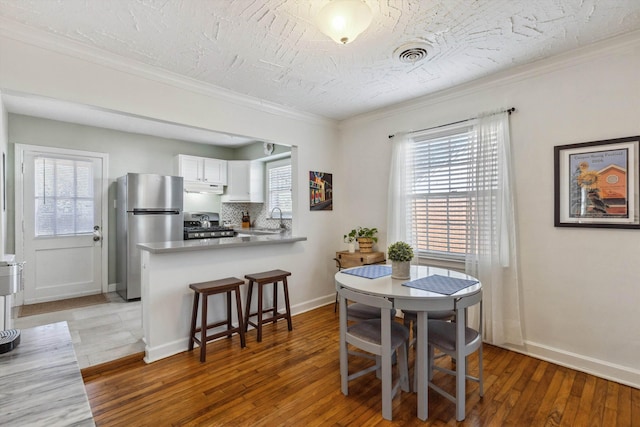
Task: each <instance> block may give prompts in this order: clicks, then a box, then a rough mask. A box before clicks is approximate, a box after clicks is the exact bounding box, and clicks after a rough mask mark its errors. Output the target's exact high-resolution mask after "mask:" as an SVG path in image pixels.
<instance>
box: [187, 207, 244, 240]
mask: <svg viewBox="0 0 640 427" xmlns="http://www.w3.org/2000/svg"><path fill="white" fill-rule="evenodd" d="M184 218H185V219H184V240H191V239H215V238H219V237H233V236H234V235H235V232H234V231H233V228H229V227H225V226H222V225H220V216H219V215H218V214H217V213H213V212H185V214H184Z"/></svg>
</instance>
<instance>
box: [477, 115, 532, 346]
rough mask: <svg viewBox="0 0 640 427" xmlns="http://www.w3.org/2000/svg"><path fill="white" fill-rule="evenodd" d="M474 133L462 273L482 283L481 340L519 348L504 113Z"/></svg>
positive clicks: (480, 122) (481, 122)
mask: <svg viewBox="0 0 640 427" xmlns="http://www.w3.org/2000/svg"><path fill="white" fill-rule="evenodd" d="M474 134H475V137H474V138H473V139H472V144H471V147H472V153H473V154H472V158H473V162H474V164H473V165H472V167H471V168H470V169H471V172H470V174H469V180H470V182H469V188H473V189H474V191H473V194H471V204H470V212H469V214H470V217H471V218H472V220H471V223H470V224H469V227H468V243H467V244H468V246H467V247H468V248H469V250H468V253H467V256H466V260H465V269H466V272H467V274H470V275H472V276H474V277H477V278H478V279H479V280H480V282H482V288H483V298H482V299H483V304H484V331H485V341H486V342H489V343H492V344H496V345H500V344H505V343H510V344H515V345H522V343H523V339H522V326H521V322H520V305H519V304H520V298H519V288H520V286H519V274H518V254H517V243H516V223H515V207H514V206H515V203H514V194H513V177H512V173H511V170H512V167H511V150H510V145H511V144H510V138H509V116H508V114H507V113H498V114H496V113H491V114H487V115H485V116H484V117H481V118H480V119H479V120H478V122H477V124H476V125H475V126H474ZM492 171H497V182H496V178H495V176H496V175H495V172H493V173H492ZM496 184H497V185H496Z"/></svg>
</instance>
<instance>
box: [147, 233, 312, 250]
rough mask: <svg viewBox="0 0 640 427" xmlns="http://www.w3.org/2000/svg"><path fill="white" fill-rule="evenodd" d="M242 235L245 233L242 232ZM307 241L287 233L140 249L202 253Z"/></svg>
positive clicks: (170, 243)
mask: <svg viewBox="0 0 640 427" xmlns="http://www.w3.org/2000/svg"><path fill="white" fill-rule="evenodd" d="M239 231H240V230H239ZM251 232H252V230H251V229H245V230H244V233H251ZM240 233H243V232H241V231H240ZM305 240H307V238H306V237H301V236H294V235H292V234H291V233H290V232H287V233H277V234H276V233H270V234H255V235H254V234H240V235H238V236H236V237H221V238H216V239H193V240H178V241H174V242H161V243H139V244H138V247H139V248H140V249H144V250H146V251H149V252H151V253H154V254H161V253H173V252H189V251H201V250H209V249H229V248H237V247H249V246H261V245H276V244H282V243H294V242H301V241H305Z"/></svg>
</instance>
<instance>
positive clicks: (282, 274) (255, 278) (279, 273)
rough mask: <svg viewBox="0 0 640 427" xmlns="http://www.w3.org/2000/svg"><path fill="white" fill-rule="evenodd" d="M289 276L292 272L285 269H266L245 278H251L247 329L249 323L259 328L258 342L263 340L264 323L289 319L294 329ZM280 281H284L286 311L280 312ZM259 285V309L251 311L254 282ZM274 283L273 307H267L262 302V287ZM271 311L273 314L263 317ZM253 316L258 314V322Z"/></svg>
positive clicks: (288, 321) (248, 295)
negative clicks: (288, 282) (253, 320)
mask: <svg viewBox="0 0 640 427" xmlns="http://www.w3.org/2000/svg"><path fill="white" fill-rule="evenodd" d="M287 276H291V273H290V272H288V271H284V270H271V271H264V272H262V273H255V274H247V275H245V276H244V278H245V279H249V288H248V290H247V302H246V304H247V308H246V315H245V325H244V327H245V331H246V330H247V329H248V328H249V325H251V326H253V327H254V328H256V329H257V330H258V342H260V341H262V325H263V324H264V323H268V322H273V323H276V322H277V321H278V319H287V324H288V326H289V330H290V331H292V330H293V325H292V324H291V307H290V306H289V288H288V286H287ZM278 282H282V285H283V287H284V302H285V312H284V313H278ZM254 283H255V284H257V285H258V311H256V312H255V313H251V312H250V311H251V293H252V291H253V284H254ZM269 283H273V308H269V309H265V308H264V307H263V303H262V288H263V287H264V285H267V284H269ZM269 312H271V313H272V314H273V315H272V316H271V317H268V318H266V319H265V318H263V314H264V313H269ZM252 316H258V320H257V321H256V323H253V322H252V321H251V320H250V318H251V317H252Z"/></svg>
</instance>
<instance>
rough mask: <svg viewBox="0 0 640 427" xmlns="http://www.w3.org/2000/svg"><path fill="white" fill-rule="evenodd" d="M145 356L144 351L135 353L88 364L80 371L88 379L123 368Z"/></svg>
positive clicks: (84, 378) (83, 377)
mask: <svg viewBox="0 0 640 427" xmlns="http://www.w3.org/2000/svg"><path fill="white" fill-rule="evenodd" d="M143 357H144V353H143V352H140V353H134V354H130V355H128V356H125V357H121V358H120V359H116V360H110V361H109V362H105V363H101V364H99V365H94V366H88V367H86V368H84V369H82V370H80V372H81V373H82V379H83V380H85V381H87V380H88V379H90V378H91V377H95V376H99V375H102V374H104V373H106V372H112V371H116V370H119V369H123V368H125V367H127V366H129V365H131V364H132V363H138V362H140V361H141V360H142V359H143Z"/></svg>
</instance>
